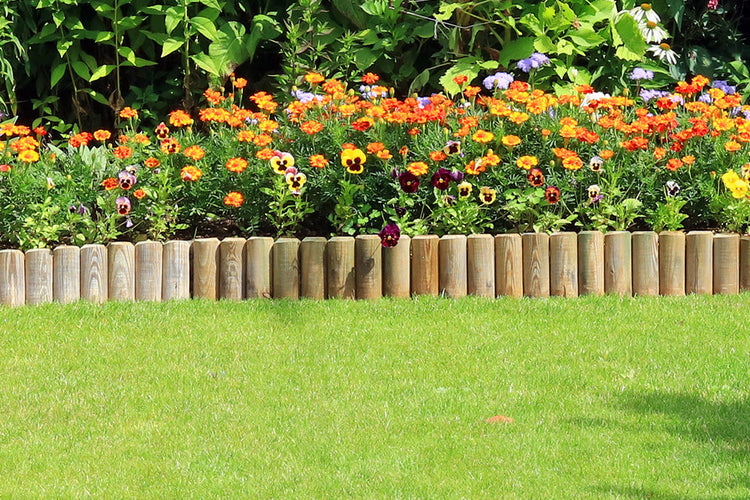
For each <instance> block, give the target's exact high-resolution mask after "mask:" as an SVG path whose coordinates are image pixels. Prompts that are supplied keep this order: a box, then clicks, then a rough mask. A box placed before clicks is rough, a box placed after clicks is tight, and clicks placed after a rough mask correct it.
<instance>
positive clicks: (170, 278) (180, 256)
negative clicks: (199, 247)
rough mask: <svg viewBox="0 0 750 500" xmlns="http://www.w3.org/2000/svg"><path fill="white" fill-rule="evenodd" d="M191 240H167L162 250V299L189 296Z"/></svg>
mask: <svg viewBox="0 0 750 500" xmlns="http://www.w3.org/2000/svg"><path fill="white" fill-rule="evenodd" d="M191 245H192V242H191V241H177V240H175V241H167V242H166V243H164V249H163V250H162V254H163V260H162V280H161V284H162V292H161V295H162V300H179V299H189V298H190V246H191Z"/></svg>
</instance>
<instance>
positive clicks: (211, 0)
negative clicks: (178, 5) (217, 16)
mask: <svg viewBox="0 0 750 500" xmlns="http://www.w3.org/2000/svg"><path fill="white" fill-rule="evenodd" d="M192 1H193V2H200V3H202V4H203V5H205V6H206V7H210V8H212V9H216V10H218V11H219V12H221V10H222V8H221V5H219V2H218V0H192Z"/></svg>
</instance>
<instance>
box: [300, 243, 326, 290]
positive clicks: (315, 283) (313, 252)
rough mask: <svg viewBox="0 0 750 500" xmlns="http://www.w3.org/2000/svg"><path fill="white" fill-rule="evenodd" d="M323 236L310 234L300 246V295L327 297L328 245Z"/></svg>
mask: <svg viewBox="0 0 750 500" xmlns="http://www.w3.org/2000/svg"><path fill="white" fill-rule="evenodd" d="M327 244H328V240H326V239H325V238H323V237H322V236H308V237H306V238H304V239H303V240H302V243H300V246H299V258H300V269H301V273H300V296H301V297H306V298H309V299H317V300H322V299H325V298H326V245H327Z"/></svg>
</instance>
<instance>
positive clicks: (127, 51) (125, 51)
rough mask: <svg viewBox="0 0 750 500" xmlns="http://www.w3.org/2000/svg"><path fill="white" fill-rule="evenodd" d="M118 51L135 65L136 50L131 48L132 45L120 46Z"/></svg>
mask: <svg viewBox="0 0 750 500" xmlns="http://www.w3.org/2000/svg"><path fill="white" fill-rule="evenodd" d="M117 52H118V53H119V54H120V55H121V56H122V57H124V58H125V59H126V60H127V61H128V62H129V63H130V64H132V65H134V66H135V52H133V49H131V48H130V47H120V49H119V50H118V51H117Z"/></svg>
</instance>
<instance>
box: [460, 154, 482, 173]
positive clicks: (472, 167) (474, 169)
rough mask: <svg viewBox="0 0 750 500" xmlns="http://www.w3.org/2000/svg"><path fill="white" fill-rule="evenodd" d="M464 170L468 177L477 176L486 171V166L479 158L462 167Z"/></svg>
mask: <svg viewBox="0 0 750 500" xmlns="http://www.w3.org/2000/svg"><path fill="white" fill-rule="evenodd" d="M464 170H466V173H467V174H469V175H479V174H481V173H482V172H484V171H485V170H487V165H485V164H483V163H482V159H481V158H477V159H476V160H472V161H470V162H469V163H467V164H466V166H465V167H464Z"/></svg>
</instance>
